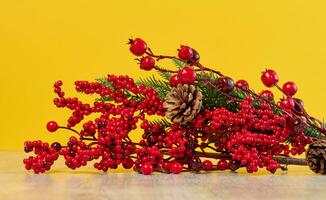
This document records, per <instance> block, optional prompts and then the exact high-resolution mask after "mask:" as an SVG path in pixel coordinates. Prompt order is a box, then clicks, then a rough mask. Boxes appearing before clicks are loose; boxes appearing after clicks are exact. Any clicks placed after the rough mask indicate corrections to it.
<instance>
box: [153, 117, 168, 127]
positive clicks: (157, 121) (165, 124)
mask: <svg viewBox="0 0 326 200" xmlns="http://www.w3.org/2000/svg"><path fill="white" fill-rule="evenodd" d="M149 124H150V125H161V126H163V127H165V128H166V127H170V126H171V122H169V121H168V120H167V119H165V118H162V119H154V120H151V121H150V122H149Z"/></svg>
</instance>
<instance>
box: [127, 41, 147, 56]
mask: <svg viewBox="0 0 326 200" xmlns="http://www.w3.org/2000/svg"><path fill="white" fill-rule="evenodd" d="M129 44H130V48H129V50H130V51H131V53H133V54H134V55H135V56H142V55H143V54H144V53H145V52H146V50H147V44H146V42H144V40H142V39H140V38H136V39H135V40H130V42H129Z"/></svg>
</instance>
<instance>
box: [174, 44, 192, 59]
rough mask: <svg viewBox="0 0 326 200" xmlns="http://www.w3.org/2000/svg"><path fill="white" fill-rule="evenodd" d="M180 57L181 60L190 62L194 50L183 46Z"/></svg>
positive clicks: (179, 53)
mask: <svg viewBox="0 0 326 200" xmlns="http://www.w3.org/2000/svg"><path fill="white" fill-rule="evenodd" d="M178 51H179V52H178V57H179V58H180V59H181V60H186V61H187V60H190V59H191V58H192V56H193V54H194V52H193V50H192V48H190V47H188V46H185V45H181V46H180V49H178Z"/></svg>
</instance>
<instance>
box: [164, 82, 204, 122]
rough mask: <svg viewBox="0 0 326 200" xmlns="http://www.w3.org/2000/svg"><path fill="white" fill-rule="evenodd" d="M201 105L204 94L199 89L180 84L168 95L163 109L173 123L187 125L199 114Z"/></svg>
mask: <svg viewBox="0 0 326 200" xmlns="http://www.w3.org/2000/svg"><path fill="white" fill-rule="evenodd" d="M201 105H202V93H201V91H200V89H199V88H198V87H195V86H193V85H187V84H184V85H182V84H179V85H178V86H177V87H174V88H172V89H171V91H170V92H169V93H168V94H167V96H166V98H165V102H164V104H163V107H164V109H165V116H166V117H167V118H169V119H170V120H171V121H172V122H174V123H180V124H186V123H187V122H190V121H191V120H192V119H193V118H194V117H195V116H196V115H197V114H198V113H199V111H200V109H201Z"/></svg>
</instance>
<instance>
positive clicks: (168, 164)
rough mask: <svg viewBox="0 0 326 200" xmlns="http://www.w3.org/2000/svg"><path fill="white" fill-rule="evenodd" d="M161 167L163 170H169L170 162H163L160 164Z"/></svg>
mask: <svg viewBox="0 0 326 200" xmlns="http://www.w3.org/2000/svg"><path fill="white" fill-rule="evenodd" d="M162 168H163V169H164V170H165V171H170V168H171V163H170V162H165V163H163V164H162Z"/></svg>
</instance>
